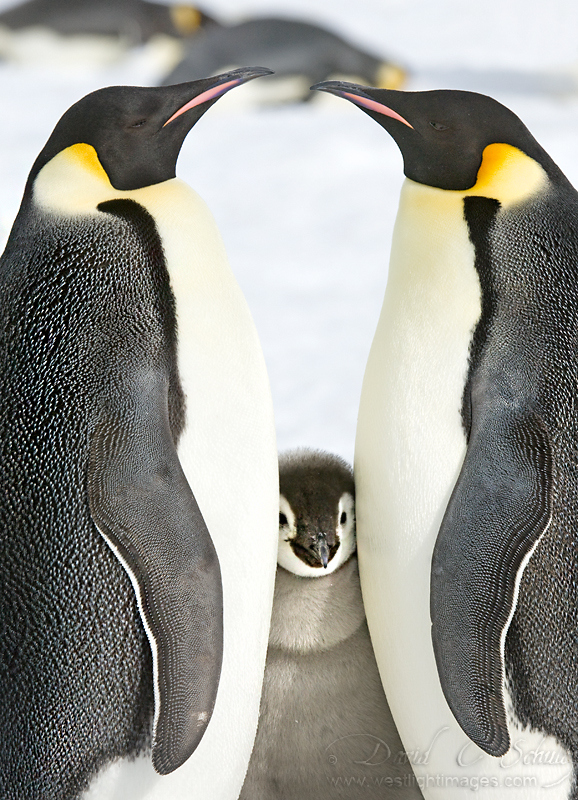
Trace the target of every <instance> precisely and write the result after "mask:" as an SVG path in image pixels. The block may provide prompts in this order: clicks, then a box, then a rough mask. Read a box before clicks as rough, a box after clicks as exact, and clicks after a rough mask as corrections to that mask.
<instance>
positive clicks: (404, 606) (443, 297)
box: [355, 180, 568, 800]
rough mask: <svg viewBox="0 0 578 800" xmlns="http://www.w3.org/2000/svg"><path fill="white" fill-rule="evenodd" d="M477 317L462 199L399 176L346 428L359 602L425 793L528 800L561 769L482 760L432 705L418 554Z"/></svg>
mask: <svg viewBox="0 0 578 800" xmlns="http://www.w3.org/2000/svg"><path fill="white" fill-rule="evenodd" d="M480 313H481V293H480V284H479V280H478V275H477V272H476V270H475V266H474V248H473V245H472V243H471V241H470V239H469V235H468V228H467V224H466V221H465V218H464V215H463V194H461V193H459V192H446V191H443V190H439V189H434V188H431V187H426V186H423V185H421V184H417V183H414V182H412V181H410V180H406V182H405V184H404V187H403V189H402V195H401V199H400V208H399V213H398V217H397V221H396V226H395V231H394V238H393V244H392V254H391V262H390V271H389V278H388V284H387V289H386V294H385V300H384V305H383V309H382V312H381V316H380V320H379V323H378V328H377V331H376V334H375V338H374V341H373V345H372V348H371V353H370V356H369V360H368V364H367V369H366V373H365V378H364V383H363V390H362V397H361V405H360V411H359V422H358V430H357V441H356V452H355V476H356V503H357V537H358V551H359V563H360V575H361V583H362V589H363V596H364V604H365V608H366V613H367V619H368V624H369V628H370V631H371V636H372V641H373V645H374V648H375V651H376V657H377V661H378V664H379V669H380V673H381V677H382V681H383V683H384V688H385V692H386V695H387V698H388V701H389V704H390V707H391V710H392V713H393V716H394V719H395V721H396V724H397V726H398V729H399V732H400V735H401V738H402V741H403V743H404V747H405V749H406V751H407V753H408V757H409V759H410V761H411V763H412V764H413V766H414V771H415V773H416V776H417V777H418V780H419V781H420V785H421V786H422V789H423V790H424V794H425V796H426V797H427V798H428V800H429V799H430V798H431V799H432V800H438V798H439V800H442V799H444V798H447V797H448V789H450V788H454V789H455V788H457V787H460V788H462V790H464V792H465V790H467V791H468V794H467V795H466V794H465V793H464V794H463V795H461V794H456V797H458V796H459V797H461V796H464V797H466V796H469V792H470V791H476V792H477V796H478V797H480V798H481V800H486V799H487V800H490V798H492V799H493V800H495V799H496V798H497V797H502V796H507V797H509V798H512V800H522V799H523V800H530V798H536V800H537V798H538V797H539V796H541V794H540V792H542V791H543V787H544V785H545V783H544V781H546V782H547V781H548V780H550V781H551V782H552V783H554V782H556V781H560V780H561V781H562V784H563V785H562V784H561V785H560V788H558V789H557V790H554V789H552V791H554V792H556V791H558V792H560V793H559V794H557V793H554V794H553V797H556V798H558V797H566V796H567V792H568V785H567V784H568V774H567V773H568V764H566V765H565V766H564V765H560V764H559V763H558V765H557V766H552V767H548V769H547V770H546V771H545V772H544V771H543V772H541V773H540V774H539V777H538V778H536V775H535V772H536V770H535V764H534V765H533V766H532V765H531V764H525V763H524V759H523V758H522V757H520V758H519V759H517V760H515V758H514V756H513V755H512V753H514V750H512V751H511V753H510V754H508V755H507V756H505V757H504V758H503V759H494V758H491V757H490V756H488V755H486V754H485V753H483V752H482V751H481V750H479V749H478V748H477V747H476V746H475V745H474V744H472V743H471V742H470V741H469V739H468V738H467V736H466V735H465V734H464V733H463V732H462V730H461V728H460V727H459V726H458V724H457V722H456V721H455V719H454V717H453V715H452V713H451V711H450V709H449V707H448V705H447V703H446V701H445V698H444V696H443V693H442V690H441V687H440V683H439V679H438V674H437V669H436V664H435V658H434V653H433V647H432V640H431V621H430V610H429V590H430V572H431V558H432V552H433V548H434V544H435V541H436V538H437V535H438V532H439V528H440V524H441V521H442V518H443V515H444V512H445V509H446V506H447V503H448V500H449V497H450V494H451V491H452V489H453V487H454V485H455V483H456V480H457V478H458V474H459V471H460V468H461V466H462V462H463V459H464V456H465V452H466V438H465V433H464V430H463V427H462V419H461V406H462V396H463V390H464V385H465V382H466V378H467V370H468V355H469V348H470V342H471V338H472V334H473V331H474V329H475V325H476V323H477V321H478V319H479V317H480ZM534 738H535V737H532V736H531V735H530V734H524V735H521V734H519V732H516V731H513V736H512V741H513V742H518V744H519V747H520V749H521V750H522V751H523V752H524V753H527V752H529V751H530V750H531V749H532V747H534V746H537V747H538V748H540V747H541V748H542V750H545V751H548V752H550V751H551V750H552V751H553V750H556V751H558V750H559V748H557V747H556V745H555V743H554V742H549V741H548V740H546V739H544V737H539V740H540V741H534V740H533V739H534ZM521 739H523V743H520V740H521ZM514 762H515V763H514ZM534 780H536V781H537V783H532V781H534ZM508 781H509V782H508ZM499 787H503V788H505V787H508V789H509V791H508V794H504V795H502V794H500V792H499V791H498V792H497V791H496V790H497V789H498V788H499Z"/></svg>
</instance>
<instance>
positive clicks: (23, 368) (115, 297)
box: [0, 201, 184, 800]
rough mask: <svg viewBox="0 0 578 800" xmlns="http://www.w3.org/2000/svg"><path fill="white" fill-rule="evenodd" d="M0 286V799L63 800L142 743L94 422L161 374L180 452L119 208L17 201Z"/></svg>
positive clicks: (138, 253)
mask: <svg viewBox="0 0 578 800" xmlns="http://www.w3.org/2000/svg"><path fill="white" fill-rule="evenodd" d="M24 254H25V255H24ZM0 285H1V291H0V296H1V297H2V301H1V305H0V314H1V316H2V324H1V328H0V336H1V339H0V369H1V370H2V374H3V380H2V383H1V386H0V393H1V399H0V404H1V408H2V416H1V418H0V473H1V476H2V477H1V479H2V488H3V492H2V496H1V499H0V629H1V633H0V682H1V683H2V686H3V689H4V692H5V697H6V698H10V701H9V702H2V703H1V704H0V795H1V796H2V798H3V799H4V800H16V799H18V800H40V799H41V798H42V800H74V798H77V797H79V796H80V793H81V792H82V791H83V790H84V789H86V787H87V786H88V784H89V782H90V779H91V778H92V777H93V776H94V775H95V774H96V773H97V772H98V770H99V769H100V768H101V767H102V766H103V765H105V764H106V763H107V762H109V761H111V760H113V759H115V758H118V757H123V756H132V757H134V756H135V755H137V754H138V753H140V752H142V751H144V750H145V749H146V748H147V747H148V745H149V744H150V727H151V720H152V711H153V689H152V659H151V652H150V647H149V644H148V642H147V639H146V636H145V632H144V629H143V626H142V623H141V620H140V616H139V613H138V609H137V603H136V599H135V592H134V590H133V587H132V586H131V583H130V580H129V578H128V576H127V574H126V572H125V570H124V569H123V567H122V565H121V563H120V562H119V560H118V559H117V557H116V556H115V555H114V553H113V552H112V550H111V549H110V548H109V546H108V545H107V544H106V542H105V540H104V539H103V537H102V536H101V534H100V533H99V532H98V530H97V528H96V527H95V525H94V523H93V521H92V519H91V516H90V509H89V503H88V496H87V487H86V481H87V465H88V458H89V447H90V439H91V433H92V431H93V430H94V427H95V425H96V424H97V422H98V418H99V414H100V411H101V409H103V408H105V407H106V406H107V404H108V403H109V401H110V399H111V398H112V397H114V396H115V394H118V393H119V392H122V379H123V376H124V375H126V374H127V373H130V372H131V371H134V368H135V364H137V363H138V364H139V365H140V366H139V368H144V369H147V368H151V369H153V368H154V369H160V370H162V371H163V372H164V373H165V374H166V379H167V383H168V384H169V397H170V400H169V405H170V409H171V415H170V416H171V424H172V430H173V436H174V438H175V440H176V438H177V437H178V434H179V431H180V428H181V427H182V420H183V413H184V412H183V399H182V393H181V391H180V387H179V385H178V378H177V372H176V342H175V338H176V334H175V330H176V328H175V317H174V307H173V298H172V294H171V290H170V286H169V282H168V274H167V271H166V266H165V262H164V256H163V252H162V246H161V243H160V240H159V237H158V234H157V231H156V228H155V225H154V221H153V220H152V218H151V217H150V216H149V215H148V213H147V212H146V211H145V210H144V209H142V208H141V207H140V206H138V205H137V204H136V203H134V202H131V201H114V202H112V203H107V204H104V205H103V206H102V211H101V212H99V214H98V215H97V216H96V217H85V218H82V217H78V218H73V217H69V218H59V217H55V216H52V215H48V214H42V213H40V212H39V211H37V210H35V209H34V208H33V207H32V206H31V205H30V204H29V203H27V202H26V201H25V204H24V205H23V208H22V210H21V212H20V215H19V218H18V219H17V222H16V223H15V226H14V228H13V231H12V234H11V237H10V240H9V242H8V245H7V248H6V251H5V254H4V256H3V258H2V261H1V262H0Z"/></svg>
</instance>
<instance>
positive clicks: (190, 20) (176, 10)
mask: <svg viewBox="0 0 578 800" xmlns="http://www.w3.org/2000/svg"><path fill="white" fill-rule="evenodd" d="M170 10H171V19H172V21H173V25H174V26H175V28H176V29H177V31H178V32H179V33H180V34H181V36H188V35H189V34H191V33H194V32H195V31H196V30H197V28H198V27H199V26H200V24H201V12H200V11H199V10H198V9H196V8H194V7H193V6H181V5H179V6H171V9H170Z"/></svg>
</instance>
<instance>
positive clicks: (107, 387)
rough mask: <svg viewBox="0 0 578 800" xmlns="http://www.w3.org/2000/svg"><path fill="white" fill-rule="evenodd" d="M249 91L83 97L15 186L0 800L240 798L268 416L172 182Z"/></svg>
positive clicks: (266, 513)
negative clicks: (217, 116)
mask: <svg viewBox="0 0 578 800" xmlns="http://www.w3.org/2000/svg"><path fill="white" fill-rule="evenodd" d="M267 72H268V70H264V69H261V68H252V69H248V68H245V69H241V70H237V71H235V72H230V73H227V74H225V75H220V76H217V77H215V78H209V79H205V80H201V81H196V82H193V83H189V84H184V85H180V86H171V87H166V88H163V89H161V88H135V87H122V86H121V87H111V88H107V89H101V90H99V91H97V92H94V93H92V94H90V95H88V96H87V97H85V98H83V99H82V100H80V101H79V102H78V103H76V104H75V105H74V106H72V108H70V109H69V110H68V111H67V112H66V114H64V116H63V117H62V119H61V120H60V121H59V123H58V124H57V126H56V128H55V129H54V132H53V133H52V135H51V137H50V138H49V140H48V142H47V144H46V146H45V147H44V149H43V150H42V152H41V153H40V155H39V156H38V158H37V160H36V162H35V164H34V166H33V168H32V171H31V173H30V177H29V179H28V183H27V185H26V189H25V192H24V198H23V201H22V205H21V208H20V211H19V213H18V216H17V218H16V221H15V223H14V227H13V228H12V232H11V234H10V238H9V240H8V243H7V246H6V250H5V252H4V255H3V256H2V259H1V261H0V298H1V300H0V315H1V324H0V332H1V333H0V372H1V380H0V410H1V413H0V472H1V474H2V494H1V495H0V627H1V630H2V636H1V637H0V684H1V685H2V690H3V700H2V703H0V796H1V797H2V798H5V800H9V798H10V800H12V799H14V798H18V800H76V798H79V797H80V796H81V794H82V792H83V791H84V790H85V789H87V788H89V787H90V790H89V795H87V796H89V797H90V798H91V800H105V799H107V798H120V797H122V798H123V800H134V799H135V798H138V797H142V796H144V795H145V794H146V797H147V798H148V799H149V800H161V799H162V800H164V799H165V798H170V800H176V799H178V798H183V800H184V799H185V798H187V800H188V798H190V796H191V793H196V794H198V795H199V796H203V797H213V798H217V797H222V796H235V795H236V793H237V792H238V791H239V788H240V786H241V785H242V781H243V777H244V773H245V769H246V765H247V762H248V758H249V754H250V748H251V744H252V740H253V736H254V731H255V729H256V724H257V716H258V708H259V693H260V685H261V679H262V670H263V664H264V659H265V652H266V635H264V631H265V630H266V620H267V619H268V609H269V608H270V605H269V604H270V601H271V598H272V591H273V583H274V563H275V547H274V542H272V541H271V540H272V538H273V536H274V533H275V531H276V530H277V506H278V476H277V458H276V451H275V437H274V432H273V419H272V408H271V399H270V394H269V388H268V381H267V375H266V372H265V366H264V361H263V357H262V354H261V350H260V347H259V343H258V340H257V336H256V332H255V329H254V326H253V323H252V320H251V318H250V315H249V312H248V309H247V307H246V304H245V301H244V299H243V297H242V295H241V293H240V290H239V288H238V286H237V285H236V283H235V280H234V278H233V276H232V274H231V272H230V269H229V267H228V264H227V260H226V256H225V253H224V250H223V246H222V242H221V240H220V237H219V234H218V231H217V230H216V228H215V224H214V222H213V220H212V218H211V216H210V214H209V212H208V211H207V209H206V208H205V206H204V204H203V203H202V201H201V200H200V198H198V197H197V195H195V194H194V192H192V191H191V190H190V189H189V187H188V186H186V185H185V184H183V183H181V182H180V181H178V180H177V179H176V178H175V167H176V161H177V156H178V153H179V150H180V148H181V145H182V142H183V140H184V138H185V136H186V135H187V133H188V131H189V130H190V129H191V128H192V126H193V125H194V124H195V123H196V122H197V120H198V119H199V118H200V117H201V116H202V115H203V114H204V113H205V111H207V109H208V108H209V107H210V106H211V105H212V104H213V103H214V102H215V101H216V99H217V98H218V97H220V96H221V95H222V94H223V93H225V92H226V91H228V90H229V89H231V88H233V87H235V86H238V85H240V84H242V83H245V82H246V81H248V80H250V79H252V78H256V77H259V76H261V75H264V74H266V73H267ZM240 464H242V465H243V469H239V465H240ZM191 488H192V490H193V491H194V495H193V491H192V490H191ZM251 498H254V500H251ZM255 532H257V534H255ZM255 535H257V536H259V538H260V542H259V544H258V549H259V553H260V558H259V563H258V564H256V563H255V560H254V558H253V555H252V553H248V552H247V550H246V547H245V542H246V541H247V538H248V537H249V536H251V539H252V541H255V538H254V537H255ZM239 591H242V595H243V603H242V604H240V603H239V602H238V597H237V594H238V592H239ZM223 608H224V617H225V620H224V621H225V628H224V632H223ZM223 637H224V643H225V660H224V661H223V664H222V668H221V662H222V653H223ZM217 688H218V693H217ZM215 700H216V705H215ZM213 709H214V711H213ZM230 715H233V716H234V718H235V719H237V720H238V721H239V720H242V721H243V725H241V724H240V723H239V722H237V724H236V725H235V730H234V731H231V730H230V728H231V726H230V723H229V719H230ZM211 717H212V719H211ZM201 739H202V741H201ZM199 743H200V744H199ZM224 746H225V747H227V758H226V759H225V760H223V758H222V750H223V747H224ZM151 748H152V763H151V756H150V752H149V751H150V749H151ZM196 748H198V749H197V752H196V753H195V755H194V756H192V757H191V753H193V751H194V750H195V749H196ZM152 765H154V768H155V770H156V772H155V770H153V766H152ZM168 773H173V774H171V775H169V774H168ZM161 775H165V776H166V777H161ZM95 779H96V781H95ZM82 796H83V797H84V795H82Z"/></svg>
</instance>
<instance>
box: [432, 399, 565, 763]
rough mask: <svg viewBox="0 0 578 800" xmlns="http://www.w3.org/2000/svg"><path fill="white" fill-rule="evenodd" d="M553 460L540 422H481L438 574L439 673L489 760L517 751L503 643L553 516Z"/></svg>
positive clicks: (442, 542) (504, 418)
mask: <svg viewBox="0 0 578 800" xmlns="http://www.w3.org/2000/svg"><path fill="white" fill-rule="evenodd" d="M551 474H552V455H551V449H550V444H549V440H548V436H547V433H546V430H545V428H544V426H543V424H542V422H541V421H540V420H539V419H537V418H536V417H535V416H532V417H528V416H526V417H525V418H523V419H521V418H516V417H514V416H513V415H512V413H511V412H505V413H502V414H500V415H499V416H498V418H496V415H495V414H493V415H489V416H488V417H487V418H486V419H485V420H482V421H481V424H478V425H474V427H473V429H472V434H471V437H470V442H469V445H468V450H467V454H466V458H465V461H464V465H463V467H462V471H461V474H460V477H459V479H458V482H457V483H456V486H455V488H454V491H453V493H452V496H451V498H450V502H449V504H448V507H447V510H446V513H445V516H444V519H443V521H442V525H441V528H440V532H439V534H438V538H437V541H436V545H435V548H434V553H433V560H432V573H431V595H430V602H431V619H432V638H433V646H434V651H435V657H436V662H437V668H438V674H439V677H440V682H441V686H442V689H443V691H444V694H445V697H446V700H447V702H448V704H449V706H450V708H451V710H452V712H453V714H454V716H455V717H456V719H457V721H458V722H459V724H460V725H461V727H462V728H463V730H464V731H465V733H466V734H467V735H468V736H469V737H470V739H472V741H473V742H475V744H477V745H478V746H479V747H481V748H482V750H484V751H485V752H487V753H489V754H490V755H492V756H501V755H504V754H505V753H506V752H507V751H508V750H509V747H510V737H509V734H508V727H507V720H506V709H505V705H504V688H503V687H504V656H503V653H504V642H505V635H506V632H507V629H508V626H509V624H510V620H511V618H512V615H513V612H514V610H515V605H516V601H517V591H518V586H519V582H520V579H521V575H522V571H523V568H524V567H525V566H526V564H527V562H528V560H529V558H530V555H531V553H532V552H533V548H534V547H535V545H536V544H537V542H538V541H539V539H540V537H541V536H542V534H543V533H544V531H545V530H546V529H547V527H548V525H549V523H550V518H551V485H552V480H551Z"/></svg>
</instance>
